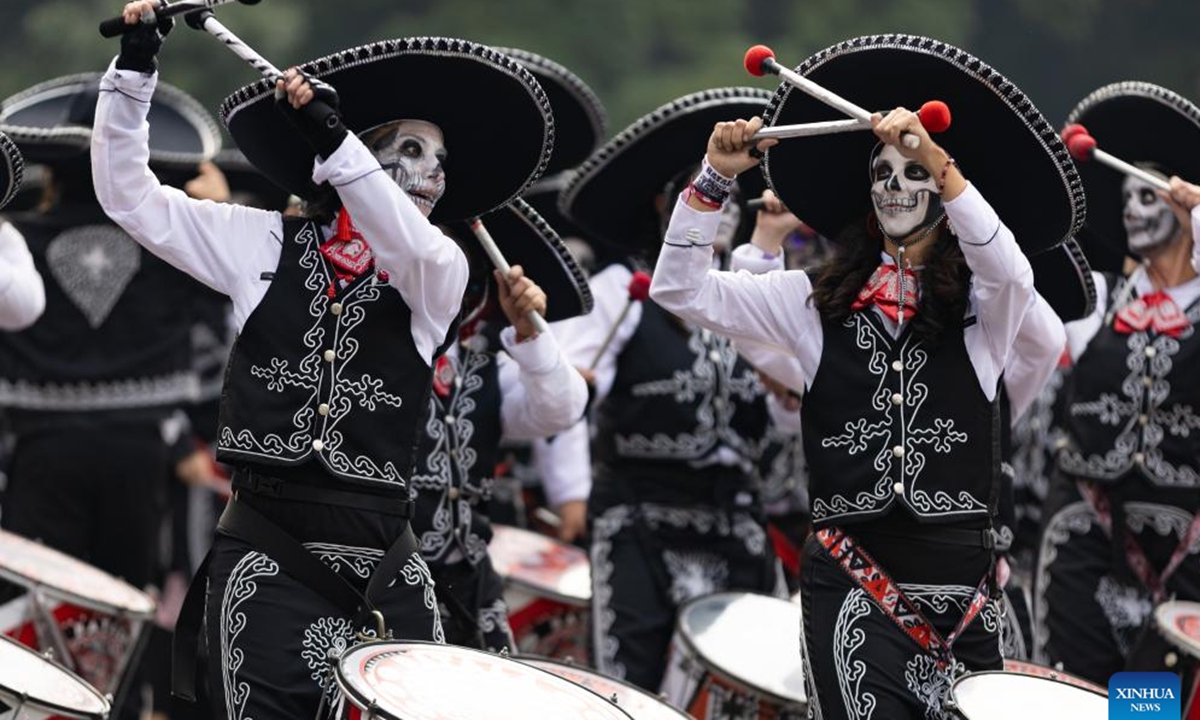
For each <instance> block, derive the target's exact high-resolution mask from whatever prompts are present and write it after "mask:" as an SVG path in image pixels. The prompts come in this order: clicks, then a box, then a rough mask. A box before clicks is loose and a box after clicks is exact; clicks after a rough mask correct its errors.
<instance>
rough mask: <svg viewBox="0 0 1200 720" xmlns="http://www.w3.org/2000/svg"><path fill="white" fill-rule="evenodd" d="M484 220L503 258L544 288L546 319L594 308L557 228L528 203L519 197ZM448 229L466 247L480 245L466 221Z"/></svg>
mask: <svg viewBox="0 0 1200 720" xmlns="http://www.w3.org/2000/svg"><path fill="white" fill-rule="evenodd" d="M481 220H482V222H483V225H484V227H485V228H487V230H488V233H489V234H491V236H492V239H493V240H495V241H496V246H497V247H498V248H500V253H501V254H502V255H504V259H505V260H507V261H508V262H509V264H510V265H520V266H521V267H522V268H523V269H524V271H525V274H526V275H527V276H528V277H530V278H532V279H533V281H534V282H535V283H537V284H538V285H540V286H541V288H542V290H544V291H545V293H546V298H547V305H546V320H547V321H549V322H557V321H559V320H566V319H567V318H571V317H575V316H576V315H586V314H588V313H589V312H591V311H592V291H591V288H590V287H589V286H588V282H587V276H586V275H585V274H584V272H583V270H582V269H581V268H580V267H579V264H578V263H576V262H575V258H574V257H573V256H572V255H571V252H570V251H569V250H568V249H567V247H566V245H564V244H563V241H562V238H561V237H559V235H558V233H557V232H555V230H554V228H552V227H551V226H550V224H549V223H547V222H546V220H545V219H544V218H542V216H541V215H539V214H538V213H537V211H536V210H534V209H533V208H532V207H530V206H529V204H528V203H526V202H525V201H523V200H521V199H519V198H518V199H516V200H514V201H513V202H512V204H510V205H508V206H507V207H503V208H500V209H499V210H496V211H495V212H492V213H489V214H487V215H485V216H484V217H483V218H481ZM447 228H448V229H449V231H450V232H451V233H452V234H454V235H455V236H456V237H457V238H458V239H459V241H460V242H462V243H463V244H464V245H466V246H467V247H470V248H478V247H479V245H478V242H479V241H478V240H476V239H475V234H474V233H473V232H472V231H471V229H470V228H469V227H468V226H467V224H466V223H451V224H450V225H448V226H447ZM480 252H481V253H482V250H480Z"/></svg>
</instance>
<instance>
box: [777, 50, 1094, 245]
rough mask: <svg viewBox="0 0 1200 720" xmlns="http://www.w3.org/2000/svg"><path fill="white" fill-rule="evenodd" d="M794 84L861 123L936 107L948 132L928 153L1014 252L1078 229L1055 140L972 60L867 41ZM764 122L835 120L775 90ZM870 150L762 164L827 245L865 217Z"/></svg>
mask: <svg viewBox="0 0 1200 720" xmlns="http://www.w3.org/2000/svg"><path fill="white" fill-rule="evenodd" d="M797 72H799V73H800V74H801V75H804V76H805V77H807V78H809V79H810V80H812V81H814V82H816V83H818V84H819V85H821V86H823V87H825V88H827V89H829V90H831V91H832V92H834V93H836V94H838V95H840V96H842V97H843V98H845V99H846V100H849V101H850V102H852V103H855V104H857V105H858V106H859V107H862V108H864V109H866V110H868V111H871V112H875V111H886V110H890V109H892V108H896V107H901V106H903V107H906V108H909V109H912V110H916V109H917V108H919V107H920V106H921V105H922V104H924V103H925V102H927V101H929V100H941V101H943V102H945V103H946V104H947V105H948V106H949V108H950V112H951V114H952V117H953V123H952V125H951V126H950V128H949V129H948V130H947V131H946V132H943V133H940V134H937V135H934V136H933V137H934V141H935V142H937V143H938V144H939V145H941V146H942V147H943V148H945V150H946V151H947V152H948V153H949V154H950V155H951V156H952V157H954V159H955V160H956V161H957V162H958V165H959V167H960V169H961V170H962V172H963V174H964V175H965V176H966V177H967V178H968V179H969V180H970V182H971V183H972V184H974V185H975V186H976V187H977V188H978V189H979V191H980V192H981V193H982V194H983V196H984V197H985V198H986V199H987V200H988V202H989V203H991V205H992V207H994V208H995V210H996V212H997V213H998V214H999V215H1000V218H1001V219H1002V220H1003V221H1004V223H1005V224H1006V225H1007V226H1008V227H1009V228H1010V229H1011V230H1012V232H1013V234H1014V235H1015V236H1016V239H1017V242H1018V243H1020V244H1021V247H1022V248H1023V249H1024V250H1026V252H1030V253H1033V252H1038V251H1040V250H1044V249H1046V248H1050V247H1053V246H1055V245H1058V244H1060V243H1062V242H1063V241H1064V240H1066V238H1068V237H1070V236H1072V235H1074V233H1075V232H1076V231H1077V230H1078V229H1079V225H1080V224H1081V223H1082V222H1083V216H1084V212H1085V206H1084V195H1083V188H1082V185H1081V183H1080V181H1079V176H1078V174H1077V173H1076V171H1075V167H1074V165H1073V164H1072V162H1071V159H1070V155H1069V154H1068V152H1067V149H1066V147H1065V146H1064V145H1063V143H1062V140H1061V139H1059V137H1058V133H1057V132H1056V131H1055V129H1054V128H1053V127H1052V126H1051V125H1050V123H1049V122H1047V121H1046V119H1045V118H1044V117H1043V116H1042V114H1041V113H1040V112H1039V111H1038V109H1037V108H1036V107H1035V106H1034V104H1033V103H1032V102H1031V101H1030V100H1029V98H1027V97H1026V96H1025V94H1024V93H1022V92H1021V90H1020V89H1019V88H1017V86H1016V85H1014V84H1013V83H1011V82H1010V81H1009V80H1007V79H1006V78H1005V77H1004V76H1003V75H1001V74H1000V73H999V72H997V71H996V70H994V69H992V68H991V67H989V66H988V65H987V64H986V63H984V62H983V61H982V60H980V59H978V58H976V57H973V56H971V55H969V54H968V53H966V52H963V51H962V50H959V49H958V48H956V47H953V46H951V45H948V44H946V43H944V42H941V41H938V40H932V39H930V38H924V37H917V36H911V35H875V36H868V37H859V38H854V39H852V40H847V41H844V42H841V43H838V44H837V45H834V46H832V47H830V48H827V49H825V50H822V51H820V52H818V53H817V54H815V55H813V56H812V57H810V58H808V59H807V60H805V61H804V63H802V64H801V65H800V67H798V68H797ZM764 118H765V120H766V123H767V124H768V125H788V124H792V123H810V122H817V121H826V120H845V119H846V115H844V114H842V113H841V112H839V111H838V110H834V109H833V108H831V107H829V106H827V105H825V104H823V103H821V102H820V101H818V100H816V99H814V98H813V97H811V96H809V95H807V94H805V93H804V92H802V91H800V90H797V89H795V88H793V87H792V86H791V85H788V84H783V85H781V86H780V87H779V89H778V90H777V91H776V93H775V96H774V97H773V98H772V99H771V104H770V107H769V108H768V109H767V112H766V113H765V115H764ZM876 143H877V138H876V137H875V135H874V133H871V132H869V131H862V132H848V133H840V134H834V135H822V136H817V137H806V138H793V139H788V140H783V141H781V142H780V144H779V145H777V146H775V147H774V148H771V149H770V150H769V151H768V152H767V156H766V158H765V159H764V161H763V168H764V171H765V172H766V174H767V178H768V180H769V181H770V183H771V187H772V188H774V190H775V192H776V193H777V194H778V195H779V197H780V198H781V199H782V200H783V202H784V203H785V204H787V206H788V208H790V209H791V210H792V212H794V213H796V215H797V216H799V217H800V219H802V220H803V221H804V222H806V223H808V224H809V225H810V226H812V227H813V228H815V229H816V230H817V231H818V232H820V233H821V234H822V235H824V236H825V237H828V238H836V237H837V236H838V235H839V234H840V233H841V232H842V230H843V229H845V228H846V227H847V226H848V225H850V224H851V223H854V222H863V220H864V218H866V216H867V215H868V213H869V212H870V210H871V200H870V194H869V193H870V184H871V181H870V176H869V172H868V170H869V169H868V165H867V163H868V158H869V156H870V152H871V149H872V148H873V147H874V146H875V144H876Z"/></svg>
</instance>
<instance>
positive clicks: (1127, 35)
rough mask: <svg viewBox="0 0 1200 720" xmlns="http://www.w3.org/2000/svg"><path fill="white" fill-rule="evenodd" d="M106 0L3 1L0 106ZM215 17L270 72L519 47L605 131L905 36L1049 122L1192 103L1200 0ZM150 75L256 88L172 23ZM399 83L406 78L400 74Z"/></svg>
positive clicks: (367, 9) (515, 7) (543, 6)
mask: <svg viewBox="0 0 1200 720" xmlns="http://www.w3.org/2000/svg"><path fill="white" fill-rule="evenodd" d="M120 7H121V2H119V1H115V0H0V28H3V31H4V38H3V40H4V41H3V43H0V97H5V96H8V95H10V94H12V93H14V92H17V91H18V90H21V89H23V88H25V87H28V86H29V85H32V84H33V83H35V82H38V81H40V80H44V79H48V78H50V77H54V76H56V75H60V74H65V73H70V72H79V71H84V70H101V69H103V68H104V66H105V65H106V63H107V62H108V60H109V58H110V57H111V56H112V55H113V54H115V53H116V50H117V44H116V41H105V40H103V39H102V38H100V36H99V35H98V34H97V32H96V25H97V23H98V21H99V20H101V19H103V18H106V17H109V16H112V15H115V14H116V12H117V11H119V9H120ZM217 14H218V17H220V18H221V20H222V21H223V22H225V23H226V24H227V25H228V26H229V27H230V29H232V30H233V31H234V32H236V33H238V34H239V35H241V36H242V37H243V38H244V39H246V40H247V41H248V42H249V43H251V44H252V45H253V46H255V47H256V48H257V49H258V50H260V51H261V52H262V53H263V54H264V55H265V56H267V57H268V58H269V59H271V60H272V61H273V62H275V63H276V64H277V65H279V66H285V65H288V64H293V63H297V62H300V61H303V60H308V59H311V58H313V57H316V56H319V55H323V54H326V53H328V52H332V51H335V50H338V49H341V48H343V47H348V46H351V45H356V44H359V43H362V42H366V41H369V40H376V39H381V38H386V37H398V36H403V35H449V36H456V37H463V38H467V39H471V40H477V41H479V42H483V43H487V44H491V45H507V46H512V47H520V48H524V49H527V50H532V51H534V52H537V53H541V54H543V55H546V56H547V57H550V58H552V59H554V60H557V61H558V62H561V63H562V64H564V65H566V66H567V67H569V68H571V69H572V70H574V71H575V72H576V73H577V74H579V75H580V76H581V77H582V78H583V79H584V80H585V81H586V82H587V83H588V84H590V85H591V86H592V87H593V89H595V90H596V92H597V93H598V94H599V95H600V97H601V99H602V100H603V101H604V103H605V105H606V107H607V108H608V111H609V116H610V131H611V132H614V133H615V132H616V131H617V130H619V129H621V128H622V127H624V126H625V125H626V124H627V123H629V122H630V121H632V120H634V119H635V118H637V117H638V116H640V115H642V114H644V113H646V112H648V111H650V110H652V109H653V108H654V107H656V106H657V105H659V104H661V103H663V102H665V101H667V100H670V99H672V98H674V97H677V96H679V95H682V94H685V93H688V92H692V91H695V90H699V89H702V88H706V87H712V86H716V85H728V84H757V85H760V86H764V87H773V83H772V82H771V81H770V80H767V79H755V78H751V77H750V76H748V75H746V73H745V71H744V70H742V67H741V57H742V53H743V52H744V51H745V49H746V47H748V46H749V45H751V44H754V43H756V42H764V43H767V44H769V45H771V46H772V47H774V48H775V51H776V52H777V53H778V55H779V58H780V60H781V61H782V62H784V63H785V64H788V65H797V64H799V63H800V61H801V60H803V59H804V58H805V57H807V56H808V55H809V54H810V53H812V52H814V51H816V50H819V49H821V48H823V47H826V46H828V45H831V44H833V43H835V42H837V41H839V40H843V39H845V38H847V37H851V36H854V35H861V34H868V33H881V32H906V33H916V34H922V35H929V36H932V37H936V38H939V39H942V40H946V41H948V42H951V43H954V44H956V45H959V46H960V47H963V48H964V49H966V50H968V51H970V52H972V53H974V54H976V55H978V56H980V57H981V58H983V59H984V60H985V61H987V62H988V63H990V64H991V65H993V66H994V67H996V68H997V69H999V70H1000V71H1001V72H1003V73H1004V74H1006V75H1007V76H1008V77H1009V78H1010V79H1012V80H1013V81H1015V82H1016V83H1017V84H1018V85H1019V86H1020V87H1021V88H1022V89H1023V90H1025V92H1026V93H1027V94H1028V95H1029V96H1030V97H1032V98H1033V100H1034V102H1035V103H1037V105H1038V106H1039V107H1040V108H1041V109H1042V111H1043V112H1044V113H1045V114H1046V116H1047V117H1048V118H1049V119H1050V121H1051V122H1052V123H1054V124H1059V123H1061V122H1062V120H1063V118H1064V116H1065V115H1066V113H1067V112H1068V111H1069V110H1070V108H1071V107H1072V106H1073V105H1074V104H1075V102H1077V101H1078V100H1079V99H1080V98H1082V97H1083V96H1084V95H1085V94H1087V93H1089V92H1090V91H1092V90H1094V89H1095V88H1097V87H1099V86H1100V85H1102V84H1104V83H1108V82H1113V81H1116V80H1130V79H1141V80H1148V81H1151V82H1156V83H1159V84H1161V85H1165V86H1167V87H1169V88H1171V89H1173V90H1175V91H1177V92H1179V93H1181V94H1183V95H1185V96H1187V97H1189V98H1191V99H1193V100H1196V99H1200V0H790V1H785V0H553V1H552V0H440V1H438V0H400V1H397V0H263V1H262V3H261V4H259V5H257V6H255V7H246V6H241V5H229V6H225V7H222V8H219V9H218V11H217ZM163 75H164V77H165V79H167V80H168V81H170V82H172V83H174V84H177V85H179V86H181V87H183V88H184V89H185V90H188V91H190V92H192V93H194V94H195V95H196V96H197V97H199V98H200V99H201V100H202V101H203V102H204V103H205V104H206V105H207V106H208V107H210V108H213V109H215V108H216V106H217V104H218V103H219V102H220V100H221V98H223V97H224V96H225V95H226V94H227V93H228V92H230V91H231V90H233V89H235V88H236V87H238V86H239V85H242V84H244V83H247V82H250V81H252V80H254V79H256V78H255V75H254V73H253V72H252V71H251V70H250V69H249V68H248V67H247V66H245V65H244V64H242V63H241V62H240V61H239V60H237V59H236V58H234V57H233V56H232V54H231V53H229V52H228V51H226V50H223V49H222V48H220V47H218V46H217V45H216V43H215V42H214V41H213V40H212V39H211V38H208V37H206V36H204V35H203V34H201V33H197V32H195V31H193V30H191V29H190V28H188V27H186V26H184V25H182V24H179V25H178V26H177V27H176V29H175V31H174V32H173V33H172V35H171V38H170V39H169V41H168V47H167V48H166V50H165V51H164V57H163ZM396 81H397V83H398V84H399V83H403V78H397V79H396Z"/></svg>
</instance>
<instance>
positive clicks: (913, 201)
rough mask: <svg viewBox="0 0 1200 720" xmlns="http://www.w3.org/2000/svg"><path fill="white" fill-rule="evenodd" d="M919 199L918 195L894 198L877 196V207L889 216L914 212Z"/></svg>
mask: <svg viewBox="0 0 1200 720" xmlns="http://www.w3.org/2000/svg"><path fill="white" fill-rule="evenodd" d="M917 204H918V198H917V195H916V193H914V194H912V195H899V196H892V197H883V196H878V195H876V196H875V206H876V208H877V209H878V210H879V211H880V212H885V213H889V214H893V213H902V212H912V211H913V210H916V209H917Z"/></svg>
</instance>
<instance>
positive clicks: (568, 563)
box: [488, 525, 592, 663]
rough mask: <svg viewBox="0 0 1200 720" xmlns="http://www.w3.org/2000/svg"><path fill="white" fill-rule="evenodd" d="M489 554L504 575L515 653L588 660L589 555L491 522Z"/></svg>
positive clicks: (578, 660) (560, 543)
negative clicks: (492, 524)
mask: <svg viewBox="0 0 1200 720" xmlns="http://www.w3.org/2000/svg"><path fill="white" fill-rule="evenodd" d="M488 554H489V555H490V556H491V560H492V565H493V566H494V567H495V568H496V572H497V573H498V574H499V575H500V577H502V578H503V579H504V601H505V603H506V604H507V605H508V621H509V625H510V626H511V627H512V631H513V637H514V639H515V640H516V651H517V653H519V654H521V655H537V656H542V657H549V658H556V659H560V660H567V659H570V660H573V661H575V662H578V663H586V662H588V661H589V659H590V658H591V650H590V646H591V643H590V641H589V640H590V631H591V627H590V625H591V620H590V618H591V600H592V588H591V563H590V562H589V560H588V557H587V554H586V553H584V552H583V551H582V550H580V549H579V548H577V547H574V546H573V545H567V544H566V543H562V542H559V541H558V540H554V539H553V538H548V537H546V536H544V535H539V534H537V533H533V532H530V531H528V530H521V529H519V528H513V527H506V526H503V525H497V526H494V527H493V534H492V540H491V542H490V543H489V544H488Z"/></svg>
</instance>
